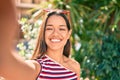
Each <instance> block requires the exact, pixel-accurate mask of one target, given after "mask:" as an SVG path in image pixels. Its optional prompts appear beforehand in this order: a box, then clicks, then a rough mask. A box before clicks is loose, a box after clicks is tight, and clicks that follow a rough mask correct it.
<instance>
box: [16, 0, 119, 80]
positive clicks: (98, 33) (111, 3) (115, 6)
mask: <svg viewBox="0 0 120 80" xmlns="http://www.w3.org/2000/svg"><path fill="white" fill-rule="evenodd" d="M16 7H17V13H18V20H19V28H20V36H19V41H18V45H17V50H18V51H19V54H20V55H21V56H23V57H24V58H25V59H29V58H30V57H31V55H32V53H33V49H34V47H35V40H36V37H37V35H38V31H39V26H40V25H41V22H42V18H41V16H42V15H41V14H40V12H41V10H42V9H45V8H50V9H51V8H52V9H56V8H57V9H63V10H70V12H71V25H72V26H71V27H72V37H71V41H72V50H71V53H72V56H71V57H72V58H74V59H75V60H77V61H78V62H79V63H80V65H81V80H120V0H16Z"/></svg>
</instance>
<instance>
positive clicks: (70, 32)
mask: <svg viewBox="0 0 120 80" xmlns="http://www.w3.org/2000/svg"><path fill="white" fill-rule="evenodd" d="M71 34H72V30H71V29H70V30H69V32H68V39H69V38H70V36H71Z"/></svg>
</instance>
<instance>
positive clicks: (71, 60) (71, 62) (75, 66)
mask: <svg viewBox="0 0 120 80" xmlns="http://www.w3.org/2000/svg"><path fill="white" fill-rule="evenodd" d="M69 60H70V64H71V65H72V66H73V68H74V69H75V71H80V63H78V62H77V61H76V60H74V59H72V58H70V59H69Z"/></svg>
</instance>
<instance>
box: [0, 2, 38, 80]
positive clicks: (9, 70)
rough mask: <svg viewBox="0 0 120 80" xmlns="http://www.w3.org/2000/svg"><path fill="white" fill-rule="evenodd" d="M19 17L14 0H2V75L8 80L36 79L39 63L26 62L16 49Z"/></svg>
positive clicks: (0, 57)
mask: <svg viewBox="0 0 120 80" xmlns="http://www.w3.org/2000/svg"><path fill="white" fill-rule="evenodd" d="M16 30H17V19H16V14H15V5H14V1H13V0H0V75H1V76H3V77H4V78H6V79H8V80H35V78H36V77H37V74H38V72H37V71H36V70H38V69H37V67H36V66H38V63H37V62H36V63H35V62H34V63H33V62H29V63H28V62H25V61H24V60H23V59H22V58H21V57H20V56H19V55H18V54H17V52H16V51H15V50H14V47H15V46H14V39H15V34H16Z"/></svg>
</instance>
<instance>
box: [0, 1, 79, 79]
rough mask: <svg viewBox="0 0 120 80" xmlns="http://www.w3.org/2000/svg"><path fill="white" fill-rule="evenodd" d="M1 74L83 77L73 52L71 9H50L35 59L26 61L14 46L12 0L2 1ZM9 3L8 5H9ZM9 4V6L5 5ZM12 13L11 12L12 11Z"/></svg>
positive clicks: (0, 29) (36, 49) (6, 76)
mask: <svg viewBox="0 0 120 80" xmlns="http://www.w3.org/2000/svg"><path fill="white" fill-rule="evenodd" d="M0 2H1V3H2V4H3V5H2V4H1V5H0V8H1V10H2V11H3V13H4V14H0V25H1V27H0V36H1V40H0V75H1V76H3V77H4V78H6V79H7V80H80V65H79V64H78V63H77V62H76V61H75V60H72V59H71V58H70V57H69V56H70V46H71V45H70V39H69V38H70V35H71V32H72V31H71V29H70V22H69V19H68V18H67V17H66V15H65V13H66V14H68V13H69V12H67V11H62V10H55V11H50V12H49V11H47V12H46V10H45V12H46V13H47V15H46V16H45V19H44V20H43V24H42V25H41V29H40V34H39V37H38V42H37V46H36V48H35V52H34V54H33V57H32V59H33V60H29V61H24V60H23V59H22V58H21V57H20V56H19V55H18V54H17V53H16V51H15V50H14V46H13V43H14V36H15V32H16V27H17V25H16V19H15V11H14V6H13V4H12V2H11V0H4V1H0ZM5 4H6V5H5ZM4 5H5V6H4ZM8 13H9V14H8Z"/></svg>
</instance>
